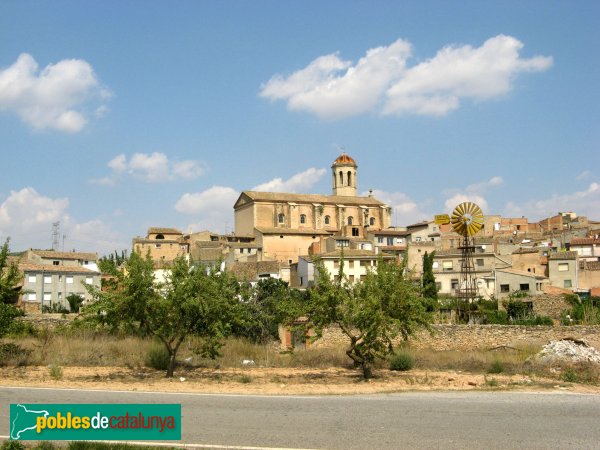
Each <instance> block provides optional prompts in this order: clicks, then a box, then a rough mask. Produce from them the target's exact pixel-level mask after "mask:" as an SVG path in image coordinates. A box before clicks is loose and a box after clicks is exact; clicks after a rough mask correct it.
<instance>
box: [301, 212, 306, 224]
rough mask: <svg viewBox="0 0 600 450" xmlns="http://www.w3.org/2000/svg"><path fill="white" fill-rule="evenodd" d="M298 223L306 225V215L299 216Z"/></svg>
mask: <svg viewBox="0 0 600 450" xmlns="http://www.w3.org/2000/svg"><path fill="white" fill-rule="evenodd" d="M300 223H306V214H300Z"/></svg>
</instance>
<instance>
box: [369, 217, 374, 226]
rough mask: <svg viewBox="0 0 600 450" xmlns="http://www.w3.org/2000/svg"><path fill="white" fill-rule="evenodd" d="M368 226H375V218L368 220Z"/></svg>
mask: <svg viewBox="0 0 600 450" xmlns="http://www.w3.org/2000/svg"><path fill="white" fill-rule="evenodd" d="M369 225H375V217H371V218H370V219H369Z"/></svg>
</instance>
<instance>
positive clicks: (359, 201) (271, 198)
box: [234, 191, 385, 208]
mask: <svg viewBox="0 0 600 450" xmlns="http://www.w3.org/2000/svg"><path fill="white" fill-rule="evenodd" d="M244 196H246V197H248V198H249V199H251V200H253V201H256V202H260V201H264V202H293V203H316V204H329V205H331V204H335V205H353V206H356V205H358V206H371V207H373V206H385V204H384V203H383V202H380V201H379V200H377V199H376V198H374V197H352V196H344V195H322V194H291V193H286V192H257V191H243V192H242V193H241V194H240V197H239V198H238V200H237V201H236V202H235V205H234V208H236V207H238V206H239V205H240V201H241V200H242V198H243V197H244Z"/></svg>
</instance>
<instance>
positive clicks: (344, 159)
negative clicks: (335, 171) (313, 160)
mask: <svg viewBox="0 0 600 450" xmlns="http://www.w3.org/2000/svg"><path fill="white" fill-rule="evenodd" d="M333 164H334V165H335V164H352V165H353V166H356V161H354V159H353V158H352V157H350V156H348V155H347V154H346V153H342V154H341V155H340V156H338V157H337V158H336V160H335V161H334V162H333Z"/></svg>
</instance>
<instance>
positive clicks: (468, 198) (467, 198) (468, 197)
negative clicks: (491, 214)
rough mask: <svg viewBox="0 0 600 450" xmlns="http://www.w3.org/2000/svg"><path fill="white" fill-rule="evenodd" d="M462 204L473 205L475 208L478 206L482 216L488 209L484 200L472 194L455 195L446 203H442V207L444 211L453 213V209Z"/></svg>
mask: <svg viewBox="0 0 600 450" xmlns="http://www.w3.org/2000/svg"><path fill="white" fill-rule="evenodd" d="M463 202H473V203H475V204H476V205H477V206H479V207H480V208H481V209H482V210H483V212H484V214H485V212H486V211H487V209H488V203H487V200H486V199H485V198H483V197H482V196H481V195H478V194H473V193H467V194H456V195H454V196H452V197H450V198H449V199H448V200H446V203H444V206H445V207H446V211H454V208H456V207H457V206H458V205H460V204H461V203H463Z"/></svg>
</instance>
